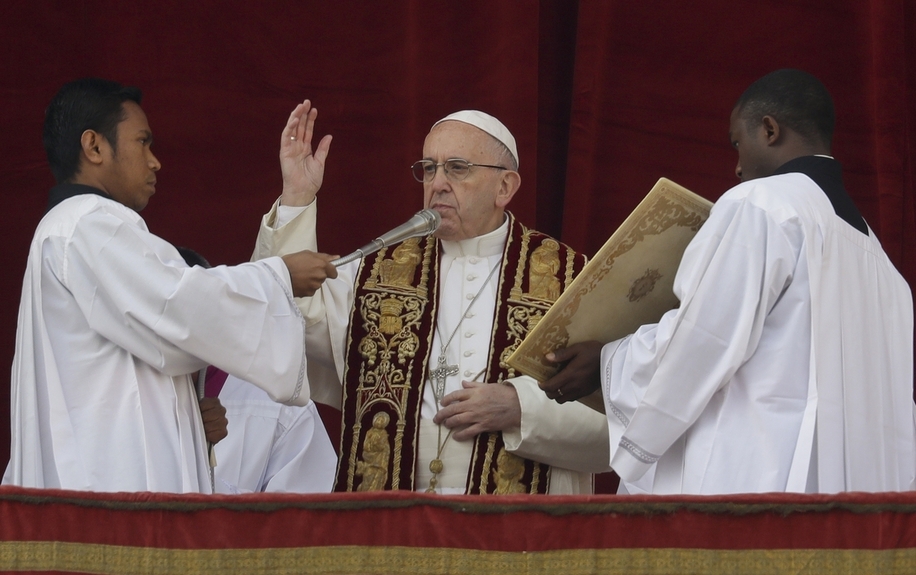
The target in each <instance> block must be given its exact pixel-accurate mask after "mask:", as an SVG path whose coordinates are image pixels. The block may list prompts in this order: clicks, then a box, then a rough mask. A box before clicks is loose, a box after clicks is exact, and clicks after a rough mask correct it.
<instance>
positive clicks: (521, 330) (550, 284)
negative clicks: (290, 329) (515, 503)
mask: <svg viewBox="0 0 916 575" xmlns="http://www.w3.org/2000/svg"><path fill="white" fill-rule="evenodd" d="M508 217H509V233H508V236H507V239H506V245H505V247H504V249H503V261H502V267H501V270H500V280H499V288H498V296H497V298H496V309H495V313H494V316H493V317H494V322H493V330H492V331H491V335H490V355H489V360H488V368H487V373H486V378H485V381H488V382H491V383H499V382H502V381H504V380H506V379H508V378H511V377H515V376H516V373H515V370H514V369H512V368H511V367H509V366H508V365H507V364H506V363H505V358H507V357H508V356H509V355H511V353H512V351H514V350H515V348H516V347H517V346H518V344H519V343H521V341H522V340H523V339H524V338H525V335H527V333H528V331H529V330H530V329H531V328H532V327H534V325H536V324H537V322H538V321H539V320H540V319H541V317H543V315H544V312H545V311H546V310H547V309H548V308H549V307H550V305H551V304H552V303H553V302H554V301H555V300H556V298H557V297H558V296H559V295H560V293H561V292H562V290H563V289H565V288H566V286H567V285H568V284H569V283H570V282H571V281H572V279H573V277H574V276H575V274H576V273H578V272H579V270H581V269H582V267H583V266H584V265H585V258H584V257H583V256H582V255H581V254H576V252H574V251H573V250H572V249H570V248H569V247H567V246H566V245H564V244H562V243H560V242H558V241H556V240H554V239H553V238H551V237H549V236H547V235H545V234H542V233H540V232H536V231H533V230H529V229H527V228H526V227H524V226H523V225H521V224H520V223H518V222H517V221H516V220H515V218H514V217H513V216H512V214H508ZM355 289H356V293H355V300H354V304H353V308H352V310H351V315H350V324H349V325H350V333H349V337H348V341H347V352H346V359H347V363H346V367H345V373H344V382H345V383H344V390H343V409H342V413H343V415H342V417H343V422H342V423H343V426H342V433H341V439H342V441H341V446H340V460H339V463H338V471H337V483H336V486H335V490H336V491H376V490H382V489H385V490H387V489H408V490H414V489H415V485H414V478H415V469H416V465H417V463H418V462H417V461H416V459H417V441H418V434H419V422H420V409H421V406H422V403H423V389H424V386H425V384H426V380H427V376H428V370H429V367H430V365H429V361H430V359H429V357H430V347H431V345H432V341H433V334H434V333H435V321H436V318H437V317H438V289H439V243H438V240H436V239H434V238H431V237H430V238H423V239H419V238H412V239H409V240H406V241H405V242H403V243H401V244H398V245H397V246H395V247H394V248H393V249H391V250H390V252H389V249H387V248H386V249H383V250H381V251H379V252H378V253H377V254H375V255H374V256H371V257H369V258H366V259H364V261H363V263H362V264H361V267H360V270H359V273H358V274H357V280H356V288H355ZM427 463H428V462H420V464H423V465H425V464H427ZM549 478H550V467H549V466H548V465H544V464H540V463H536V462H534V461H530V460H526V459H522V458H520V457H518V456H516V455H514V454H511V453H509V452H508V451H506V449H505V446H504V444H503V440H502V434H501V433H484V434H481V435H479V436H478V437H477V439H476V440H475V445H474V450H473V454H472V457H471V462H470V468H469V472H468V484H467V493H471V494H479V493H546V492H547V487H548V484H549Z"/></svg>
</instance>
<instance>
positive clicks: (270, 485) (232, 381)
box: [213, 375, 337, 493]
mask: <svg viewBox="0 0 916 575" xmlns="http://www.w3.org/2000/svg"><path fill="white" fill-rule="evenodd" d="M219 401H220V403H222V404H223V407H225V408H226V418H227V419H228V420H229V435H228V436H226V437H225V438H224V439H223V440H222V441H220V442H219V443H217V444H216V445H214V446H213V449H214V450H215V452H216V463H217V465H216V467H215V468H214V478H215V489H216V492H217V493H252V492H254V493H257V492H287V493H330V492H331V489H332V488H333V487H334V476H335V475H336V473H337V454H336V453H335V452H334V447H333V446H332V445H331V440H330V438H329V437H328V432H327V431H326V430H325V428H324V424H322V422H321V418H320V416H319V415H318V408H316V407H315V404H314V403H313V402H311V401H309V403H308V405H305V406H298V405H297V406H289V405H282V404H279V403H277V402H275V401H273V400H272V399H270V397H269V396H268V395H267V393H265V392H264V391H263V390H262V389H259V388H258V387H255V386H254V385H252V384H250V383H248V382H246V381H243V380H241V379H239V378H237V377H235V376H232V375H230V376H229V377H227V378H226V382H225V384H223V387H222V389H221V390H220V392H219Z"/></svg>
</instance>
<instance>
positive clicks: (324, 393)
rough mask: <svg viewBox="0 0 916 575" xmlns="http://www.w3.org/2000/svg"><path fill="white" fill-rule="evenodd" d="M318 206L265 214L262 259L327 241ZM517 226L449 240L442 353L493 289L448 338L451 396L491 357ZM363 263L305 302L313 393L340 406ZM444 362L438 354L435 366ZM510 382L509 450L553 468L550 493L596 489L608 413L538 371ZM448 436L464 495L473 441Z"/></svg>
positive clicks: (430, 434) (424, 447) (457, 485)
mask: <svg viewBox="0 0 916 575" xmlns="http://www.w3.org/2000/svg"><path fill="white" fill-rule="evenodd" d="M278 208H280V209H279V210H278ZM316 212H317V206H316V203H315V202H313V203H312V204H311V205H310V206H307V207H306V208H287V207H282V206H278V205H276V204H275V205H274V207H273V209H272V210H271V212H269V213H268V214H267V215H265V216H264V218H263V221H262V224H261V231H260V234H259V237H258V245H257V247H256V250H255V255H254V257H255V258H259V257H266V256H269V255H282V254H285V253H290V252H294V251H298V250H302V249H311V250H315V249H317V238H316V235H315V222H316ZM507 231H508V226H507V225H504V226H503V227H501V228H500V229H499V230H497V231H495V232H493V233H491V234H487V235H486V236H482V237H479V238H472V239H469V240H464V241H461V242H441V243H442V245H443V252H444V253H443V255H442V259H441V270H442V271H441V273H440V282H441V283H440V290H441V291H440V293H441V294H442V295H441V296H440V306H439V310H440V312H439V318H438V324H439V333H438V334H437V335H436V336H435V338H434V341H433V346H432V353H433V354H435V356H438V353H439V351H440V341H442V340H447V339H448V338H449V337H450V336H451V333H452V331H453V330H454V329H455V326H456V325H457V321H458V320H459V319H460V317H461V314H462V313H463V312H464V310H465V308H466V307H467V305H468V304H469V303H470V301H471V299H473V297H474V295H475V294H476V293H477V292H478V290H480V289H483V292H482V293H481V296H480V298H479V299H478V301H477V302H476V303H475V304H474V306H473V307H472V308H471V310H470V311H469V313H468V314H467V317H466V318H465V320H464V321H463V322H462V324H461V326H460V329H459V332H458V333H457V334H456V335H455V337H454V338H453V340H452V342H451V344H450V345H449V346H448V363H449V364H450V365H451V364H457V365H459V372H458V374H456V375H453V376H451V377H449V378H448V380H447V381H446V388H445V393H446V394H448V393H451V392H452V391H456V390H458V389H461V381H462V380H472V379H473V378H474V376H476V375H477V374H479V373H480V372H481V371H482V370H483V369H484V368H485V366H486V364H487V358H488V352H489V345H490V341H489V340H490V333H491V331H492V325H493V313H494V306H495V302H496V299H495V298H496V294H497V278H498V277H499V271H497V272H496V273H495V274H493V276H492V277H490V279H489V280H487V276H488V274H489V272H490V271H491V270H492V268H493V266H494V265H497V264H498V263H499V262H500V261H501V259H502V253H503V243H504V242H505V238H506V234H507ZM358 269H359V261H356V262H351V263H349V264H345V265H342V266H341V267H340V268H338V270H337V271H338V277H337V278H336V279H334V280H328V281H327V282H325V284H324V285H322V287H321V290H320V292H319V294H318V295H316V296H315V297H312V298H304V299H302V300H300V301H301V302H302V303H301V307H302V309H303V313H304V314H305V316H306V321H307V323H308V325H309V327H308V329H307V348H308V355H309V363H308V365H309V382H310V384H311V389H312V397H313V398H314V399H315V401H320V402H324V403H327V404H329V405H333V406H335V407H340V403H341V383H340V382H341V380H342V378H343V373H344V364H345V354H346V340H347V334H348V330H347V328H348V321H349V319H350V310H351V309H352V307H353V298H354V291H353V290H354V282H355V278H356V274H357V271H358ZM484 282H487V283H488V285H484ZM435 363H436V362H435V360H433V361H431V365H435ZM507 383H508V384H509V385H512V386H514V387H515V389H516V391H517V392H518V397H519V402H520V404H521V408H522V423H521V426H520V427H517V428H513V429H508V430H504V431H503V440H504V442H505V444H506V449H507V450H508V451H510V452H512V453H514V454H515V455H518V456H520V457H524V458H528V459H532V460H535V461H539V462H542V463H546V464H548V465H551V466H552V467H551V472H550V473H551V478H550V488H549V493H551V494H575V493H591V492H592V491H593V486H592V475H591V474H592V473H596V472H602V471H607V470H608V457H607V453H608V449H609V447H608V443H607V440H608V432H607V422H606V420H605V418H604V416H602V415H601V414H599V413H598V412H595V411H593V410H591V409H589V408H587V407H585V406H584V405H581V404H578V403H572V404H566V405H562V406H561V405H559V404H557V403H556V402H554V401H552V400H550V399H548V398H547V396H546V395H545V394H544V392H543V391H541V390H540V388H539V387H538V385H537V382H535V381H534V380H533V379H531V378H529V377H516V378H512V379H509V380H507ZM432 387H433V386H432V385H431V384H430V383H429V382H427V385H426V386H425V395H424V402H423V408H422V411H421V427H420V436H419V447H418V454H419V456H418V465H417V481H416V489H417V490H420V491H423V490H425V489H426V487H427V486H428V484H429V477H430V475H431V474H430V473H429V472H428V469H427V467H428V464H429V461H430V460H431V459H433V458H434V457H435V455H436V452H437V451H438V449H437V447H438V445H437V443H439V441H441V439H440V436H439V434H438V433H437V430H436V426H435V425H434V424H432V422H431V420H432V418H433V417H434V416H435V413H436V407H435V405H436V401H435V398H434V397H433V394H432ZM447 434H448V430H447V429H444V430H443V432H442V434H441V438H443V439H444V438H445V437H446V435H447ZM443 444H444V446H445V450H444V452H443V455H442V459H443V460H444V461H445V462H446V465H445V471H444V472H443V475H442V476H440V481H439V486H440V487H439V489H438V490H437V491H438V492H440V493H464V491H465V482H466V478H467V471H468V465H469V462H470V457H471V450H472V444H471V442H470V441H467V442H457V441H455V440H453V439H450V440H448V442H444V441H443ZM456 469H457V470H458V471H457V472H456V471H455V470H456Z"/></svg>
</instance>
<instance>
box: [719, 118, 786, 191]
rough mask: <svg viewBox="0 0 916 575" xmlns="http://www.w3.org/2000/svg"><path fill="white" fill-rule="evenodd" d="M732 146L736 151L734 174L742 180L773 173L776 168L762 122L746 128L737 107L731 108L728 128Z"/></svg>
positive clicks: (773, 155) (746, 123)
mask: <svg viewBox="0 0 916 575" xmlns="http://www.w3.org/2000/svg"><path fill="white" fill-rule="evenodd" d="M728 138H729V141H731V144H732V147H733V148H735V150H737V151H738V165H736V166H735V175H736V176H738V179H739V180H741V181H742V182H746V181H748V180H753V179H755V178H764V177H766V176H771V175H773V172H774V171H775V170H776V168H778V167H779V166H778V165H774V164H777V163H778V162H777V159H776V155H775V153H774V151H773V148H772V147H770V146H769V145H768V143H767V131H766V128H765V127H764V125H763V124H762V123H760V124H757V125H753V126H751V127H750V128H748V122H747V120H746V119H745V118H743V117H741V114H740V113H739V110H738V108H735V109H734V110H732V115H731V121H730V125H729V129H728Z"/></svg>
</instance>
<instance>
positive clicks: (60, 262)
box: [3, 78, 336, 492]
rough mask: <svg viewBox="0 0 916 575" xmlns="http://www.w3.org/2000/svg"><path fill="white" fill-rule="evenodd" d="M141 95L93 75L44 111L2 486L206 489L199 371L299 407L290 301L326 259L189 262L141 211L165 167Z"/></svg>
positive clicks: (294, 311) (296, 320)
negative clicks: (46, 194)
mask: <svg viewBox="0 0 916 575" xmlns="http://www.w3.org/2000/svg"><path fill="white" fill-rule="evenodd" d="M140 97H141V96H140V91H139V90H137V89H135V88H125V87H123V86H121V85H120V84H117V83H115V82H110V81H106V80H99V79H92V78H90V79H84V80H78V81H75V82H71V83H69V84H67V85H65V86H64V87H63V88H62V89H61V90H60V91H59V92H58V93H57V95H56V96H55V97H54V99H53V100H52V102H51V104H50V106H49V107H48V110H47V112H46V116H45V129H44V144H45V149H46V151H47V154H48V160H49V163H50V165H51V170H52V171H53V173H54V176H55V179H56V180H57V182H58V185H57V186H56V187H54V188H53V189H52V190H51V193H50V202H49V206H48V211H47V213H46V214H45V215H44V217H43V218H42V220H41V221H40V222H39V224H38V228H37V229H36V231H35V235H34V237H33V239H32V244H31V247H30V249H29V259H28V264H27V267H26V272H25V279H24V280H23V286H22V299H21V302H20V305H19V324H18V329H17V333H16V352H15V357H14V359H13V368H12V388H11V397H10V399H11V420H12V445H11V450H10V451H11V453H10V463H9V466H8V468H7V470H6V473H5V474H4V476H3V483H4V484H13V485H21V486H26V487H49V488H62V489H76V490H90V491H168V492H193V491H200V492H209V491H210V489H211V487H210V478H209V466H208V458H207V451H206V441H205V438H204V426H203V423H202V421H201V413H200V410H199V409H198V402H197V396H196V394H195V392H194V386H193V384H192V382H191V378H190V377H189V376H188V374H189V373H195V372H197V371H198V370H199V369H200V368H202V367H204V366H206V365H208V364H212V365H216V366H218V367H220V368H222V369H223V370H225V371H227V372H229V373H232V374H234V375H237V376H239V377H241V378H244V379H246V380H248V381H251V382H253V383H256V384H257V385H259V386H261V387H263V389H264V390H265V391H267V392H268V393H269V394H270V395H271V397H272V398H273V399H274V400H276V401H282V402H287V403H291V404H297V405H305V404H306V403H307V402H308V399H309V388H308V384H307V382H306V381H305V377H304V374H305V367H306V366H305V355H304V347H305V342H304V329H305V326H304V323H303V320H302V316H301V314H300V313H299V309H298V308H297V307H296V303H295V301H294V300H293V296H294V295H295V296H304V295H310V294H312V293H314V291H315V290H316V289H317V288H318V287H319V286H320V285H321V283H322V282H323V281H324V279H325V278H326V277H333V276H336V270H334V267H333V266H332V265H330V263H329V262H330V259H331V257H330V256H326V255H324V254H315V253H312V252H299V253H296V254H291V256H284V257H283V258H282V259H281V258H268V259H265V260H262V261H259V262H254V263H246V264H243V265H240V266H236V267H225V266H220V267H217V268H214V269H210V270H207V269H204V268H201V267H188V265H187V264H185V262H184V260H183V259H182V257H181V255H180V254H179V253H178V251H177V250H176V249H175V248H174V247H173V246H172V245H171V244H169V243H168V242H166V241H164V240H162V239H161V238H159V237H157V236H155V235H153V234H151V233H150V232H149V231H148V230H147V228H146V224H145V222H144V221H143V219H142V218H141V217H140V215H139V214H138V212H139V211H140V210H142V209H143V208H144V207H145V206H146V204H147V202H148V201H149V199H150V197H151V196H152V195H153V194H154V193H155V189H156V188H155V186H156V173H157V172H158V171H159V169H160V167H161V166H160V164H159V160H158V159H157V158H156V156H155V155H154V154H153V152H152V150H151V145H152V140H153V136H152V132H151V130H150V127H149V123H148V122H147V119H146V115H145V114H144V113H143V110H142V109H141V108H140ZM227 325H231V326H233V328H234V329H224V328H223V327H224V326H227Z"/></svg>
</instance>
